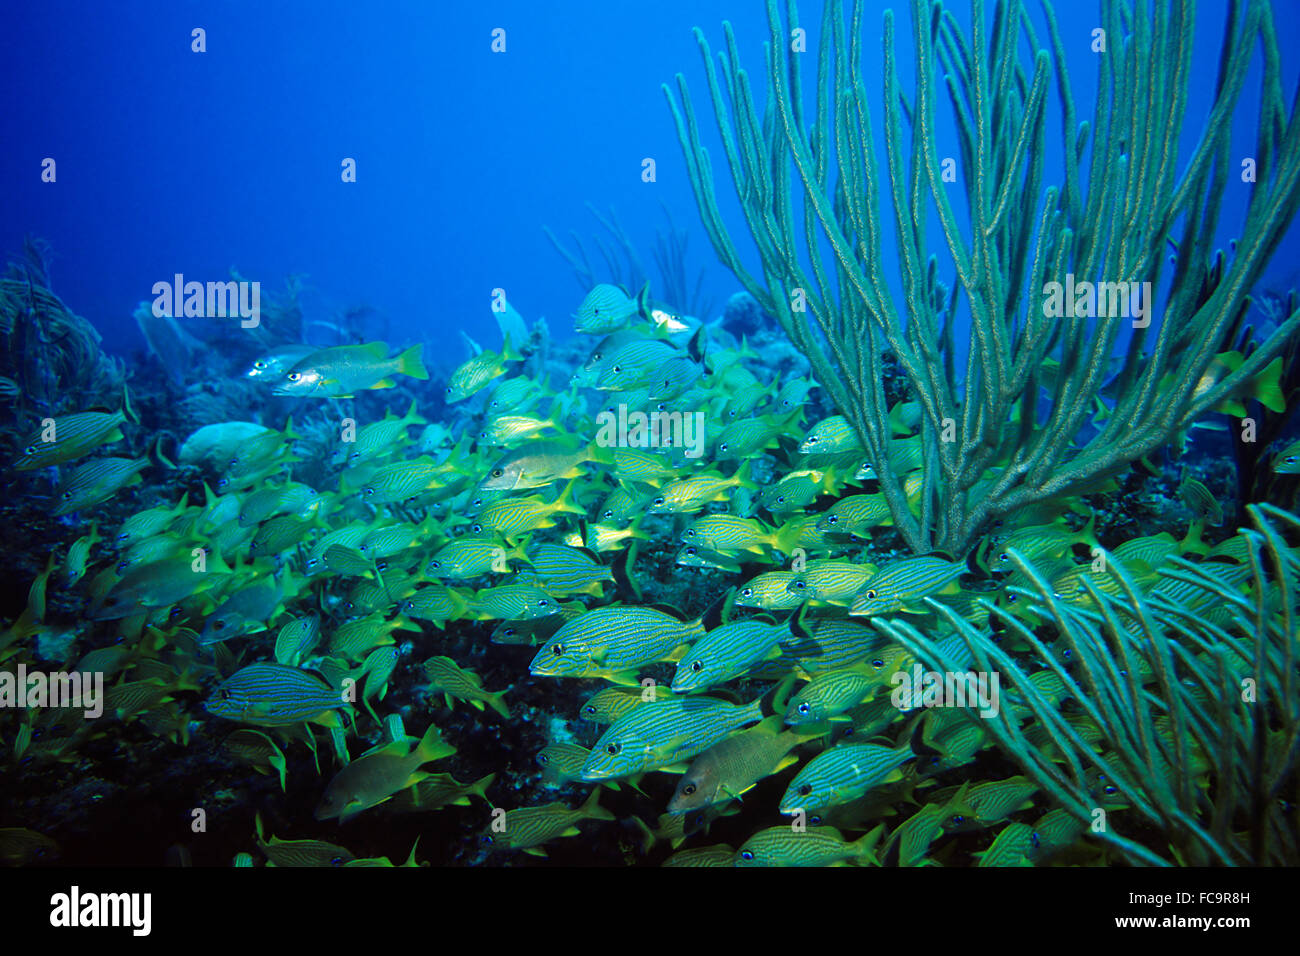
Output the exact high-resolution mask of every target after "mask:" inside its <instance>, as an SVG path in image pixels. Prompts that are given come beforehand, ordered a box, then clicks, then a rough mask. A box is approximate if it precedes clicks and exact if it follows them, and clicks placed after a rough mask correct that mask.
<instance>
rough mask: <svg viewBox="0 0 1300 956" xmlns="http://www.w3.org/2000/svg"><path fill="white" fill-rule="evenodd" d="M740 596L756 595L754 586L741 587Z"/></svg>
mask: <svg viewBox="0 0 1300 956" xmlns="http://www.w3.org/2000/svg"><path fill="white" fill-rule="evenodd" d="M740 596H741V597H753V596H754V589H753V588H741V589H740Z"/></svg>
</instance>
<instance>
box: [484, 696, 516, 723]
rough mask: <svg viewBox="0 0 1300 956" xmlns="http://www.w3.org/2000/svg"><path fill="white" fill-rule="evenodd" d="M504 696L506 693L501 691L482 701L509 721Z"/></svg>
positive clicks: (508, 712) (508, 710) (507, 707)
mask: <svg viewBox="0 0 1300 956" xmlns="http://www.w3.org/2000/svg"><path fill="white" fill-rule="evenodd" d="M505 696H506V692H505V691H503V690H499V691H497V692H496V693H495V694H488V695H487V696H486V697H484V698H483V699H484V701H485V702H486V703H487V705H488V706H489V707H491V708H492V709H493V710H495V711H496V712H497V713H498V714H500V715H501V716H502V717H505V718H506V719H507V720H509V719H510V707H509V706H508V705H507V704H506V702H505V699H504V698H505Z"/></svg>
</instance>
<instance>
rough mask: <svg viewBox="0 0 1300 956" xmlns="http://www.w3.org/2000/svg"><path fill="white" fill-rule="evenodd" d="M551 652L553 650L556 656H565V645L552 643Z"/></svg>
mask: <svg viewBox="0 0 1300 956" xmlns="http://www.w3.org/2000/svg"><path fill="white" fill-rule="evenodd" d="M551 652H552V653H553V654H554V655H555V656H556V657H563V656H564V645H563V644H552V645H551Z"/></svg>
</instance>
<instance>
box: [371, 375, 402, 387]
mask: <svg viewBox="0 0 1300 956" xmlns="http://www.w3.org/2000/svg"><path fill="white" fill-rule="evenodd" d="M396 384H397V383H396V382H394V381H393V380H392V379H391V378H381V379H380V380H379V381H377V382H375V384H374V385H371V386H370V387H371V388H372V389H375V388H393V387H394V386H395V385H396Z"/></svg>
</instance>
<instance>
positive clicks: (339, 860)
mask: <svg viewBox="0 0 1300 956" xmlns="http://www.w3.org/2000/svg"><path fill="white" fill-rule="evenodd" d="M342 865H343V857H341V856H336V857H334V859H332V860H330V866H342Z"/></svg>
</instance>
